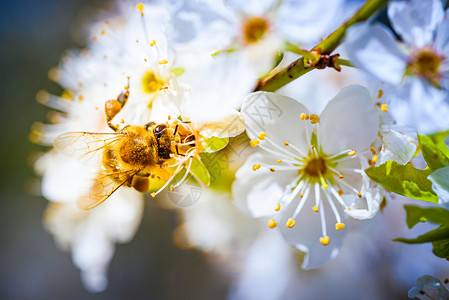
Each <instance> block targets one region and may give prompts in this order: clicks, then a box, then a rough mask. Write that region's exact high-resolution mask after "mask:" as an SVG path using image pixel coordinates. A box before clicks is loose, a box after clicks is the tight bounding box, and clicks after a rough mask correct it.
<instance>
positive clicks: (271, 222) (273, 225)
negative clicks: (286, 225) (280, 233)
mask: <svg viewBox="0 0 449 300" xmlns="http://www.w3.org/2000/svg"><path fill="white" fill-rule="evenodd" d="M276 226H278V223H276V222H275V221H274V220H273V219H271V220H270V221H268V227H270V228H271V229H273V228H275V227H276Z"/></svg>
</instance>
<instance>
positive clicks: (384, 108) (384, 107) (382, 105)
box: [380, 104, 388, 112]
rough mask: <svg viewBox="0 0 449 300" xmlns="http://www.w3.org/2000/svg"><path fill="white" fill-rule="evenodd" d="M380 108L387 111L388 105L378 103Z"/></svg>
mask: <svg viewBox="0 0 449 300" xmlns="http://www.w3.org/2000/svg"><path fill="white" fill-rule="evenodd" d="M380 110H381V111H383V112H387V111H388V106H387V105H386V104H381V105H380Z"/></svg>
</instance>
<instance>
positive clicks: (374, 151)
mask: <svg viewBox="0 0 449 300" xmlns="http://www.w3.org/2000/svg"><path fill="white" fill-rule="evenodd" d="M370 151H371V154H372V155H376V154H377V152H376V149H374V148H373V147H371V149H370Z"/></svg>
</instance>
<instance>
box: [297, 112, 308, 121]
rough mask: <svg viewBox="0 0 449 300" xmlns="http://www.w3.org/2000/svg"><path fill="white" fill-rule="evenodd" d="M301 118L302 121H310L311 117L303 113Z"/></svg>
mask: <svg viewBox="0 0 449 300" xmlns="http://www.w3.org/2000/svg"><path fill="white" fill-rule="evenodd" d="M299 118H300V119H301V120H308V119H309V118H310V117H309V115H308V114H306V113H302V114H300V115H299Z"/></svg>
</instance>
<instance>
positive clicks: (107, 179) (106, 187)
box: [77, 170, 141, 210]
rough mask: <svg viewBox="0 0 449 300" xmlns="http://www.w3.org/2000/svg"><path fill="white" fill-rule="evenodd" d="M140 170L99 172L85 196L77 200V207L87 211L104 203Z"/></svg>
mask: <svg viewBox="0 0 449 300" xmlns="http://www.w3.org/2000/svg"><path fill="white" fill-rule="evenodd" d="M140 171H141V170H126V171H118V172H108V171H106V170H101V171H100V172H99V174H98V176H97V177H96V178H94V179H93V184H92V185H91V187H90V189H89V190H88V192H87V194H86V195H83V196H81V197H80V198H78V202H77V204H78V207H79V208H81V209H84V210H89V209H92V208H94V207H96V206H97V205H99V204H101V203H102V202H103V201H105V200H106V199H107V198H108V197H109V196H110V195H112V193H114V192H115V191H116V190H117V189H118V188H119V187H121V186H122V185H123V184H124V183H126V182H127V181H128V180H129V179H130V178H131V177H133V176H134V175H136V174H137V173H138V172H140Z"/></svg>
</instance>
